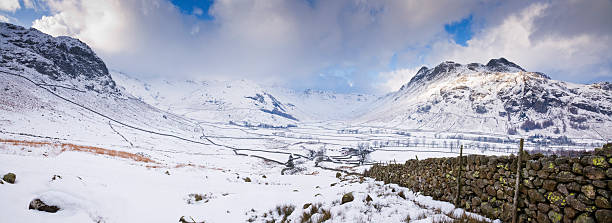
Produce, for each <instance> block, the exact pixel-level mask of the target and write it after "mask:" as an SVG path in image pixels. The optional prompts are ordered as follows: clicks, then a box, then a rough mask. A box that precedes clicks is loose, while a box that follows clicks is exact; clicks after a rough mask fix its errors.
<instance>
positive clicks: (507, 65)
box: [486, 57, 525, 72]
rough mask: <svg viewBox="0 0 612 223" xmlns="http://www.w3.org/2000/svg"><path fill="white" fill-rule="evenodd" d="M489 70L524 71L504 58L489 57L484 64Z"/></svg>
mask: <svg viewBox="0 0 612 223" xmlns="http://www.w3.org/2000/svg"><path fill="white" fill-rule="evenodd" d="M486 67H487V68H489V70H491V71H498V72H508V71H525V69H523V68H522V67H520V66H519V65H516V64H515V63H512V62H510V61H508V60H507V59H506V58H503V57H501V58H499V59H491V60H489V62H488V63H487V65H486Z"/></svg>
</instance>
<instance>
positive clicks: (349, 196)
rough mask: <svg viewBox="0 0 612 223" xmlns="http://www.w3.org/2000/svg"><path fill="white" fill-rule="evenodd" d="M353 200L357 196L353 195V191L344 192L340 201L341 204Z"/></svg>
mask: <svg viewBox="0 0 612 223" xmlns="http://www.w3.org/2000/svg"><path fill="white" fill-rule="evenodd" d="M353 200H355V197H353V193H352V192H351V193H348V194H344V195H343V196H342V203H340V204H345V203H348V202H351V201H353Z"/></svg>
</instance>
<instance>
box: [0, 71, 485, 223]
mask: <svg viewBox="0 0 612 223" xmlns="http://www.w3.org/2000/svg"><path fill="white" fill-rule="evenodd" d="M6 72H9V73H10V71H6ZM27 77H36V76H33V75H32V76H15V75H9V74H2V75H0V80H1V81H0V83H1V86H0V89H1V90H2V91H3V94H2V97H0V106H1V107H0V108H1V109H2V110H1V111H2V114H3V116H2V118H1V120H0V121H1V122H2V126H1V127H0V174H1V175H4V174H5V173H9V172H11V173H15V174H16V176H17V180H16V182H15V184H10V183H8V182H5V183H3V184H0V197H2V199H0V206H1V208H0V215H1V216H3V221H5V220H6V221H8V222H169V221H174V222H176V221H178V220H179V219H180V218H181V217H182V216H185V217H184V219H185V220H187V221H192V219H193V220H195V221H197V222H200V221H206V222H245V221H255V222H264V221H267V220H271V219H276V220H277V221H280V220H281V219H282V218H287V219H293V221H298V220H300V219H302V218H305V217H307V218H309V219H311V220H313V221H314V222H316V221H317V220H324V219H327V220H328V222H380V221H384V222H404V221H405V220H406V219H407V218H409V219H411V220H412V221H416V222H432V221H434V220H443V219H448V218H449V217H451V218H457V217H461V216H463V212H462V210H460V209H455V208H454V206H453V205H451V204H449V203H445V202H438V201H432V200H431V198H429V197H425V196H421V195H418V194H413V193H412V192H410V191H409V190H407V189H405V188H400V187H398V186H396V185H383V184H382V182H376V181H374V180H372V179H367V178H361V177H359V176H357V175H347V173H361V172H362V171H363V170H364V169H365V168H367V167H368V165H369V164H371V163H373V162H386V161H391V160H395V161H397V162H399V161H402V160H406V159H412V158H413V156H414V154H415V153H414V150H422V151H423V152H424V153H419V156H421V154H423V155H422V157H423V158H425V157H430V156H431V157H434V156H456V155H455V154H453V153H444V152H435V151H434V152H432V151H430V149H428V148H427V146H426V145H425V144H421V145H418V144H416V143H415V145H414V146H412V147H411V146H405V147H402V146H397V145H395V147H383V148H377V149H378V150H377V151H374V152H372V153H371V154H370V156H369V158H368V159H367V160H365V162H364V163H363V164H364V165H358V164H359V163H360V162H359V161H360V159H359V157H358V156H357V155H356V154H355V151H352V150H351V149H349V148H356V147H357V145H358V144H363V143H371V145H374V144H376V145H378V144H386V143H388V142H392V141H396V140H399V139H402V140H410V139H412V140H413V141H414V142H417V143H423V142H428V140H425V139H424V138H423V137H421V136H420V135H411V136H408V135H399V134H396V132H395V130H392V129H389V130H385V131H382V130H381V129H377V130H378V132H377V131H376V130H372V131H367V132H366V131H364V130H365V129H370V128H368V127H359V128H360V129H361V132H359V131H358V132H356V133H350V134H347V133H346V132H345V131H343V130H345V129H347V128H348V125H347V124H346V123H343V122H341V121H323V122H306V121H303V122H300V123H299V125H298V126H297V127H292V128H280V129H279V128H257V127H245V126H238V125H235V124H230V123H224V122H211V121H208V120H206V119H197V118H194V117H190V116H188V115H177V114H173V113H170V112H168V111H164V110H160V109H158V108H156V107H153V106H150V105H148V104H146V103H144V102H143V101H142V100H139V99H138V98H134V97H133V96H131V95H130V94H127V93H121V92H119V94H115V93H113V94H109V93H104V92H102V93H99V92H93V91H76V90H72V89H67V88H51V87H49V86H47V85H45V84H40V83H42V82H46V81H48V80H41V79H35V78H34V79H28V78H27ZM350 127H351V128H353V127H354V126H350ZM383 130H384V129H383ZM423 135H427V134H423ZM415 138H419V139H418V140H416V139H415ZM429 141H430V140H429ZM385 146H386V145H385ZM387 148H389V151H383V149H387ZM290 155H291V156H292V157H294V160H292V162H293V163H294V165H295V168H293V169H286V168H287V167H286V165H285V163H286V162H287V161H288V159H289V156H290ZM419 158H421V157H419ZM334 169H335V170H334ZM337 173H341V177H340V178H338V177H337V176H336V174H337ZM400 191H402V194H403V195H402V196H403V197H402V196H400ZM348 193H351V194H352V195H353V196H354V200H353V201H352V202H348V203H345V204H341V200H342V197H343V195H345V194H348ZM368 196H370V198H371V201H368V200H369V199H367V200H366V198H367V197H368ZM34 199H41V200H42V201H43V202H45V203H46V204H47V205H55V206H58V207H59V208H60V211H58V212H57V213H47V212H42V211H36V210H29V209H28V204H29V203H30V202H31V201H32V200H34ZM305 204H312V205H311V206H310V207H308V208H303V207H304V205H305ZM283 207H286V208H283ZM291 207H294V208H295V209H294V211H292V212H291V213H288V212H286V211H284V212H282V213H279V212H277V211H276V210H277V208H278V209H283V210H291V209H292V208H291ZM313 207H316V208H314V209H313ZM315 212H316V213H315ZM275 213H276V214H275ZM468 215H469V216H472V217H473V218H477V219H480V217H478V216H476V215H473V214H468Z"/></svg>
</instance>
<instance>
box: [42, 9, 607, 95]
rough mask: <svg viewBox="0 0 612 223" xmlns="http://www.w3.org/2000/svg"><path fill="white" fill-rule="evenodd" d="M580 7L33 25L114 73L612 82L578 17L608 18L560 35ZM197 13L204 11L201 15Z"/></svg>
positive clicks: (271, 13)
mask: <svg viewBox="0 0 612 223" xmlns="http://www.w3.org/2000/svg"><path fill="white" fill-rule="evenodd" d="M594 1H596V0H594ZM573 2H574V1H567V2H565V1H554V2H552V3H548V4H532V5H531V6H529V7H527V6H526V5H525V4H524V2H516V1H512V2H508V3H495V2H488V1H485V2H482V1H477V0H474V1H451V0H449V1H445V2H442V3H441V2H428V1H412V0H407V1H393V0H382V1H351V0H339V1H315V3H314V4H308V3H307V2H306V1H282V0H269V1H256V0H245V1H230V0H217V1H215V2H214V4H213V5H212V6H211V8H210V9H209V11H208V13H210V14H211V16H212V17H214V19H213V20H210V21H209V20H204V21H203V20H198V19H197V18H195V17H194V16H191V15H183V14H181V12H180V11H179V10H178V8H177V7H175V6H174V5H172V4H171V3H170V2H169V1H166V0H150V1H140V0H48V1H47V2H46V3H47V5H48V8H49V9H50V10H51V12H52V13H51V15H50V16H46V17H43V18H41V19H39V20H36V21H35V22H34V23H33V27H35V28H38V29H40V30H42V31H43V32H47V33H50V34H52V35H69V36H73V37H77V38H79V39H81V40H82V41H84V42H86V43H87V44H89V45H90V46H91V47H92V48H94V50H95V51H96V52H97V53H98V54H99V55H101V57H102V58H103V59H104V60H105V61H106V62H107V64H108V65H109V67H111V68H115V69H120V70H123V71H125V72H128V73H131V74H136V75H138V74H141V75H142V76H152V75H164V76H182V77H185V76H188V77H202V76H204V77H212V78H219V77H227V78H249V79H256V80H259V81H271V82H277V83H279V84H282V82H291V81H295V80H304V81H302V82H303V83H309V84H310V83H311V81H312V80H318V79H317V76H316V75H317V74H320V73H325V72H328V71H329V70H330V69H331V70H335V69H346V70H350V71H351V72H350V74H349V75H348V76H347V77H346V78H336V79H337V80H335V79H334V81H336V82H337V84H338V85H344V86H348V85H354V86H355V88H358V89H365V90H371V91H372V90H380V89H383V90H384V91H388V90H390V89H397V87H398V86H401V85H402V84H404V83H403V82H406V81H407V80H409V78H408V77H409V76H410V75H414V73H416V71H415V69H412V68H413V67H416V66H417V65H420V64H428V65H437V64H438V63H440V62H441V61H445V60H455V61H457V62H465V63H467V62H486V61H487V60H488V59H490V58H497V57H502V56H503V57H506V58H508V59H510V60H513V61H515V62H517V63H518V64H519V65H522V66H524V67H525V68H527V69H529V70H535V71H545V72H548V71H553V70H555V69H556V70H555V71H559V73H560V74H562V75H560V76H557V78H560V79H569V80H571V79H572V78H573V77H578V76H575V75H576V74H578V73H580V72H587V71H588V72H591V73H598V74H599V75H600V76H601V75H606V72H608V71H607V70H606V69H599V70H598V69H597V68H601V67H602V66H601V64H602V63H606V62H607V63H611V62H610V61H611V60H612V59H611V58H610V55H609V54H606V52H605V51H606V50H608V49H610V35H609V33H611V32H608V30H609V29H610V27H612V26H610V23H609V22H606V21H605V20H606V19H607V17H605V16H604V17H602V16H597V15H589V17H588V18H589V19H582V20H580V21H583V20H584V21H583V22H592V21H593V20H596V19H599V20H601V21H600V22H598V23H594V24H596V25H594V26H597V27H599V26H604V25H608V27H599V29H596V28H592V27H591V28H589V29H586V28H581V27H585V25H583V24H582V23H577V22H573V23H571V24H572V26H571V27H573V28H572V30H575V31H573V32H575V33H577V34H576V35H562V34H565V33H567V32H569V31H566V30H562V29H563V27H564V26H554V25H551V24H555V23H554V22H549V21H551V20H552V21H554V19H557V20H559V19H560V18H563V16H562V14H559V13H555V12H556V11H561V12H564V13H569V12H565V11H568V10H570V11H571V10H577V9H580V10H583V11H580V13H574V14H581V13H589V12H591V11H593V10H592V9H590V8H589V7H577V6H574V5H570V6H571V7H559V6H558V5H559V4H576V3H573ZM578 2H591V1H578ZM39 3H40V2H39ZM581 4H584V3H581ZM601 5H602V6H598V8H604V9H599V10H595V12H597V13H594V14H602V12H607V11H610V10H606V4H605V3H601ZM557 8H560V9H557ZM552 9H554V10H552ZM551 10H552V11H551ZM564 10H565V11H564ZM585 10H591V11H588V12H587V11H585ZM192 13H193V14H197V13H199V12H196V10H195V9H194V11H193V12H192ZM202 13H204V12H202ZM470 14H472V15H473V18H474V22H475V23H476V27H477V28H478V29H477V30H475V33H476V34H475V36H474V38H473V39H472V40H470V41H468V46H467V47H462V46H460V45H457V44H454V43H453V42H452V41H450V36H449V35H448V34H447V33H445V31H444V24H447V23H450V22H452V21H457V20H460V19H461V18H465V17H466V16H468V15H470ZM570 14H571V13H570ZM608 17H609V16H608ZM566 20H568V19H565V20H563V21H566ZM599 20H598V21H599ZM567 23H568V24H570V22H567ZM547 27H554V28H556V30H557V32H552V31H554V30H552V31H551V29H547ZM567 29H568V30H569V28H567ZM595 30H599V31H595ZM601 30H604V31H601ZM393 55H397V57H396V58H397V67H400V68H409V69H403V70H400V71H396V72H389V73H382V74H381V72H380V71H381V70H388V64H389V61H390V60H391V58H392V57H393ZM603 67H604V68H605V66H603ZM607 67H608V68H609V67H610V66H607ZM611 69H612V68H611ZM409 71H414V72H413V73H412V74H410V73H408V72H409ZM376 74H380V75H376ZM572 75H574V76H572ZM374 76H376V77H374ZM378 77H383V78H378ZM309 78H310V80H308V79H309ZM374 78H378V79H374ZM312 85H317V83H316V82H312ZM319 85H322V84H320V83H319ZM325 86H331V85H329V84H326V85H325Z"/></svg>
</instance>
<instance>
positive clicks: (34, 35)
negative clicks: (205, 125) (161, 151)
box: [0, 23, 199, 144]
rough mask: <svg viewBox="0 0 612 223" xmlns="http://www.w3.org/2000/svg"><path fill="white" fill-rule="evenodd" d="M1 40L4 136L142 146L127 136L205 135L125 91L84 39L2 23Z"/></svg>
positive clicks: (0, 125)
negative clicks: (21, 135)
mask: <svg viewBox="0 0 612 223" xmlns="http://www.w3.org/2000/svg"><path fill="white" fill-rule="evenodd" d="M0 36H1V38H0V51H1V53H2V59H1V60H0V91H1V96H0V112H1V114H2V115H1V116H0V132H2V133H6V134H13V135H14V134H17V135H19V134H28V135H33V136H36V137H48V138H53V139H70V140H71V141H72V142H78V141H81V142H92V144H97V143H99V142H100V139H101V138H103V139H104V141H105V142H107V143H111V144H114V143H116V144H124V143H126V142H129V144H133V143H136V142H137V141H140V140H142V138H137V137H134V138H130V137H126V136H127V131H134V132H141V133H142V132H145V131H143V130H146V131H149V132H155V133H164V134H168V133H173V134H177V135H182V136H184V137H187V136H192V135H198V134H199V133H194V132H193V129H194V128H196V127H197V126H195V122H193V121H191V120H188V119H185V118H183V117H180V116H177V115H174V114H171V113H168V112H164V111H161V110H159V109H157V108H155V107H153V106H151V105H149V104H146V103H144V102H142V101H141V100H138V99H137V98H135V97H133V96H131V95H130V94H128V93H125V92H124V91H122V90H121V89H119V88H118V87H117V86H116V84H115V82H114V81H113V80H112V78H111V75H110V73H109V72H108V69H107V68H106V65H105V64H104V62H103V61H102V60H101V59H100V58H99V57H98V56H97V55H96V54H95V53H94V52H93V51H92V50H91V49H90V48H89V47H88V46H87V45H86V44H84V43H83V42H81V41H79V40H77V39H74V38H70V37H62V36H60V37H52V36H50V35H47V34H44V33H42V32H40V31H38V30H36V29H25V28H23V27H19V26H15V25H12V24H8V23H0ZM118 129H120V131H124V135H122V134H121V133H118V131H117V130H118ZM194 137H195V136H194ZM198 137H199V135H198ZM160 140H161V139H160ZM153 141H155V140H151V141H149V142H147V143H151V142H153Z"/></svg>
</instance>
